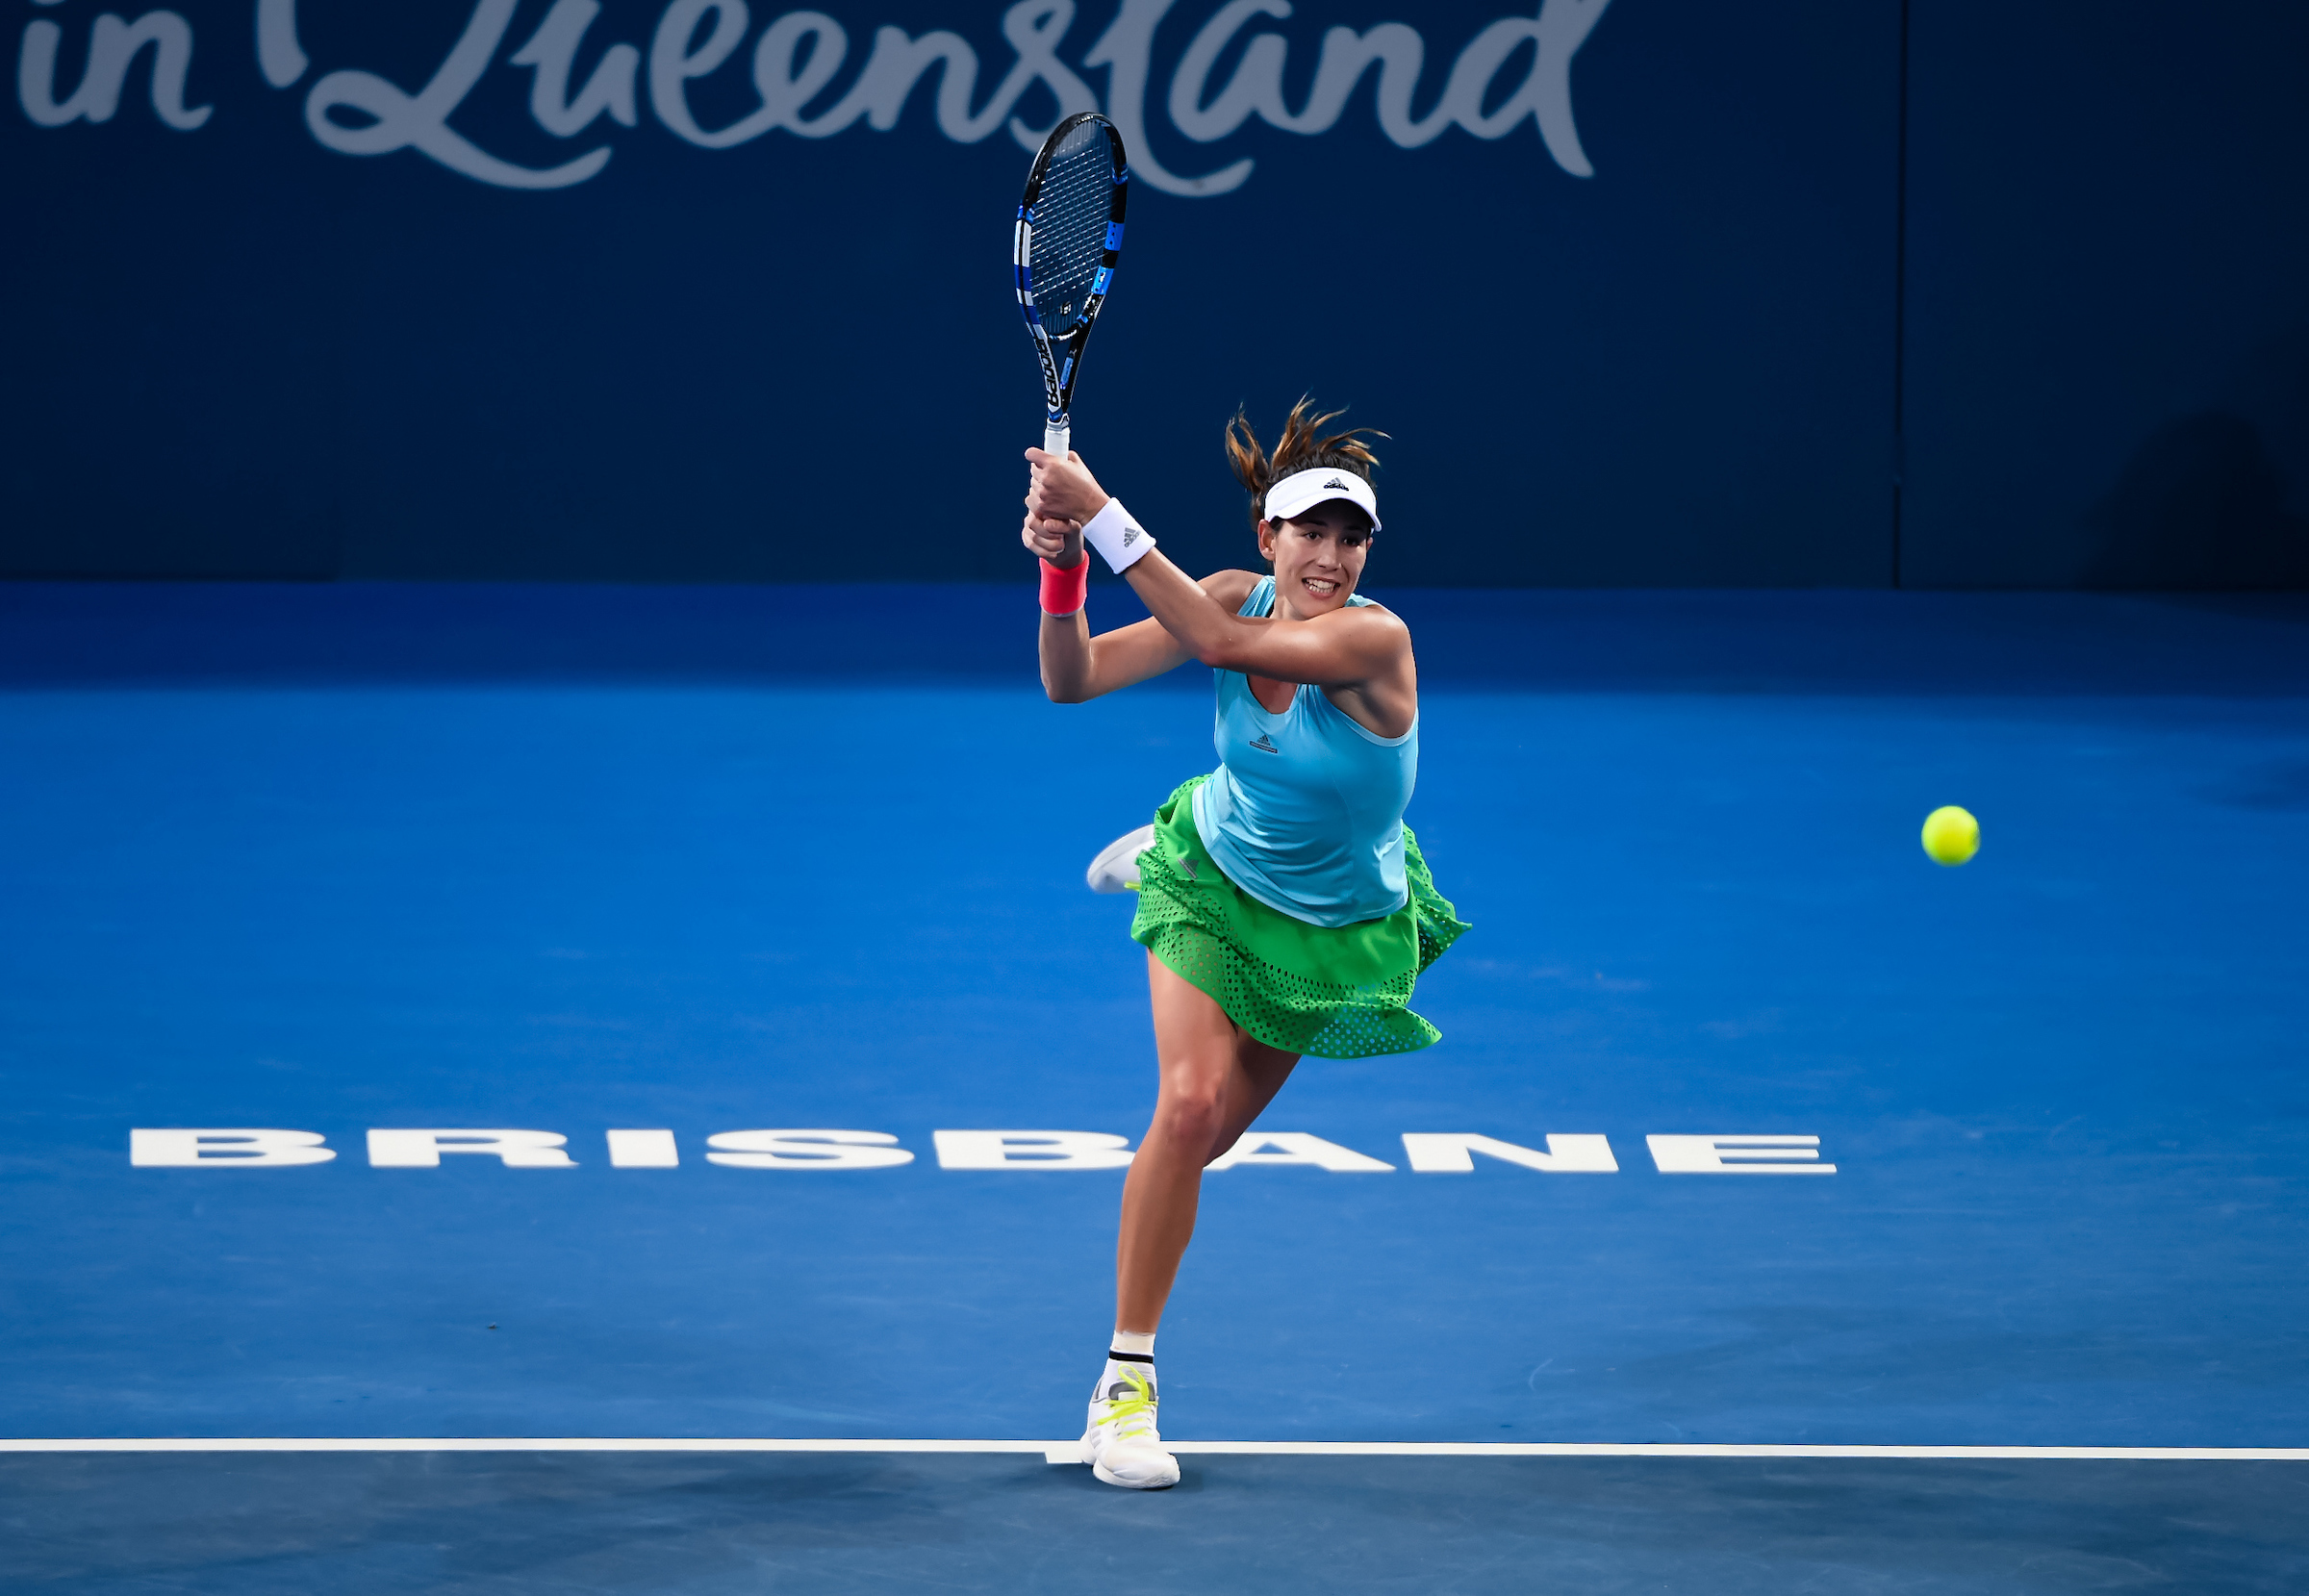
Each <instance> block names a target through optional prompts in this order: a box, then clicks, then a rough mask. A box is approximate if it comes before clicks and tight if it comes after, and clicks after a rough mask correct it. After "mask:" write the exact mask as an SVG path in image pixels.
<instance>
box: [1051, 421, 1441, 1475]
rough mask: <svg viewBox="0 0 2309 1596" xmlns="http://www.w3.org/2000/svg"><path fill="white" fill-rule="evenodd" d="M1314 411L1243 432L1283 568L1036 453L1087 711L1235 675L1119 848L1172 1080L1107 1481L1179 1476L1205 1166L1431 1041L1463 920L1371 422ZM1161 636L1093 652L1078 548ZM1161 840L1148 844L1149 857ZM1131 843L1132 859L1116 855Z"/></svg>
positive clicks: (1107, 1400) (1148, 1185)
mask: <svg viewBox="0 0 2309 1596" xmlns="http://www.w3.org/2000/svg"><path fill="white" fill-rule="evenodd" d="M1308 412H1309V407H1308V404H1307V401H1306V400H1304V399H1302V400H1301V401H1300V402H1299V404H1298V405H1297V406H1295V407H1294V408H1293V409H1292V411H1291V414H1290V417H1289V418H1288V419H1287V420H1286V421H1285V422H1284V424H1283V429H1282V435H1281V439H1280V440H1279V441H1278V442H1277V443H1276V445H1275V451H1274V454H1273V455H1272V456H1270V455H1269V454H1268V453H1267V452H1266V450H1265V449H1264V448H1263V447H1262V446H1261V445H1260V443H1259V442H1258V440H1257V438H1256V436H1255V435H1254V434H1253V432H1252V430H1251V426H1250V423H1249V422H1248V421H1247V420H1245V419H1244V418H1243V417H1241V416H1240V415H1237V416H1236V417H1235V418H1234V420H1233V422H1232V423H1231V424H1230V425H1229V427H1228V430H1227V453H1228V458H1229V459H1230V460H1231V462H1232V464H1233V467H1234V472H1235V475H1236V477H1237V478H1239V479H1240V480H1241V482H1242V484H1243V486H1244V487H1245V488H1246V489H1247V490H1248V491H1249V493H1250V495H1251V519H1252V521H1253V523H1254V524H1255V526H1256V532H1257V537H1258V551H1259V554H1260V556H1261V557H1262V558H1263V559H1264V560H1265V561H1266V562H1267V563H1268V564H1269V566H1270V567H1271V568H1272V570H1273V574H1272V575H1269V576H1260V575H1258V574H1256V573H1255V572H1252V571H1248V570H1222V571H1219V572H1217V573H1216V574H1215V575H1211V576H1206V577H1205V578H1204V579H1203V580H1202V581H1201V582H1196V581H1194V580H1193V579H1192V578H1190V577H1189V576H1188V575H1187V574H1186V572H1184V571H1183V570H1180V569H1179V568H1178V567H1177V566H1176V565H1173V564H1172V563H1171V562H1170V561H1169V560H1168V559H1166V558H1165V557H1164V556H1163V555H1162V553H1161V552H1160V551H1159V550H1158V549H1156V548H1155V546H1154V538H1153V537H1151V536H1150V535H1149V534H1148V533H1147V530H1146V528H1145V527H1144V526H1142V525H1140V524H1139V523H1138V522H1137V521H1136V520H1135V519H1132V518H1131V516H1130V514H1129V511H1127V510H1125V509H1124V508H1123V506H1122V504H1121V502H1120V501H1119V500H1117V499H1114V498H1111V497H1109V496H1108V495H1107V494H1106V492H1105V490H1104V489H1103V488H1101V487H1100V486H1099V483H1098V480H1097V478H1095V477H1094V476H1092V475H1091V472H1090V469H1089V468H1088V467H1086V466H1085V465H1083V464H1082V458H1081V456H1080V455H1079V454H1070V455H1069V456H1068V458H1067V459H1065V460H1059V459H1056V458H1054V457H1053V456H1052V455H1049V454H1046V453H1044V452H1043V451H1042V450H1040V449H1030V450H1028V454H1027V458H1028V462H1029V463H1030V464H1031V467H1032V478H1031V487H1030V490H1029V492H1028V496H1027V521H1026V527H1025V532H1024V538H1025V542H1026V545H1027V546H1028V548H1030V549H1032V550H1033V551H1034V552H1035V553H1036V554H1038V555H1040V556H1041V557H1042V562H1043V563H1042V608H1043V619H1042V622H1041V625H1042V641H1041V652H1042V681H1043V687H1044V689H1045V690H1046V691H1047V692H1048V693H1049V694H1050V696H1051V698H1052V699H1053V701H1054V702H1057V703H1080V702H1082V701H1083V700H1085V699H1089V698H1095V697H1099V696H1100V695H1101V694H1105V693H1112V692H1114V691H1115V690H1116V689H1118V688H1124V687H1129V686H1130V685H1131V684H1132V683H1134V682H1142V681H1145V680H1147V679H1148V678H1149V677H1152V676H1158V675H1160V674H1161V673H1162V672H1164V671H1169V670H1172V669H1174V668H1176V667H1178V666H1180V665H1183V664H1185V663H1186V662H1187V661H1188V660H1200V661H1202V662H1203V663H1204V664H1205V665H1208V666H1212V667H1214V668H1215V669H1216V671H1217V676H1218V697H1219V702H1218V719H1217V726H1216V732H1215V741H1216V743H1217V745H1218V752H1219V760H1220V764H1219V768H1218V769H1217V770H1216V771H1213V772H1212V773H1209V774H1208V775H1199V776H1196V777H1195V778H1194V779H1192V780H1191V781H1188V782H1186V783H1185V784H1184V785H1183V786H1181V787H1180V788H1179V789H1178V791H1176V792H1174V793H1173V794H1172V795H1171V796H1170V798H1168V799H1167V800H1166V801H1165V802H1164V803H1163V805H1162V807H1161V808H1160V809H1158V810H1156V811H1155V814H1154V825H1153V827H1152V828H1151V833H1152V834H1151V836H1149V835H1147V834H1146V833H1140V834H1134V836H1132V837H1130V838H1125V839H1123V840H1122V842H1121V843H1120V844H1118V845H1117V846H1118V848H1120V849H1128V850H1129V852H1131V853H1135V854H1136V864H1135V868H1131V867H1130V862H1129V859H1128V858H1126V859H1124V860H1123V861H1122V865H1123V867H1124V868H1126V869H1129V871H1130V874H1134V875H1135V876H1136V878H1137V880H1138V883H1139V897H1138V912H1137V914H1136V916H1135V917H1134V918H1133V919H1132V921H1131V924H1130V935H1131V936H1132V937H1133V938H1134V939H1136V940H1137V941H1138V942H1140V943H1143V944H1144V945H1145V946H1146V949H1147V983H1148V987H1149V990H1150V993H1151V996H1152V999H1153V1003H1154V1040H1155V1047H1156V1050H1157V1053H1158V1057H1159V1064H1160V1069H1161V1083H1160V1088H1159V1091H1158V1093H1157V1095H1156V1098H1155V1103H1154V1121H1153V1123H1152V1124H1150V1125H1149V1126H1148V1127H1147V1133H1146V1136H1145V1137H1144V1138H1143V1139H1142V1140H1141V1142H1140V1144H1139V1149H1138V1153H1137V1155H1136V1156H1135V1157H1134V1158H1133V1159H1132V1160H1131V1164H1130V1173H1129V1177H1128V1178H1127V1179H1126V1180H1125V1181H1124V1184H1123V1214H1122V1229H1121V1236H1120V1239H1119V1241H1118V1243H1117V1247H1116V1258H1115V1309H1114V1338H1113V1341H1112V1343H1111V1346H1110V1350H1109V1351H1108V1354H1107V1360H1106V1363H1105V1365H1104V1368H1103V1369H1102V1370H1101V1372H1100V1376H1099V1381H1098V1384H1097V1385H1096V1386H1095V1387H1094V1388H1093V1391H1092V1395H1091V1402H1090V1415H1089V1426H1088V1429H1087V1431H1085V1433H1084V1435H1083V1437H1082V1446H1083V1452H1084V1455H1085V1457H1087V1459H1088V1460H1089V1462H1090V1463H1091V1465H1092V1467H1093V1469H1094V1470H1095V1471H1096V1472H1097V1474H1098V1477H1099V1478H1100V1479H1101V1480H1103V1481H1104V1482H1106V1483H1108V1484H1110V1485H1124V1486H1129V1487H1132V1488H1135V1489H1139V1490H1159V1489H1162V1488H1164V1487H1166V1486H1169V1485H1174V1484H1176V1483H1178V1481H1179V1464H1178V1460H1177V1459H1176V1458H1174V1457H1172V1456H1171V1455H1170V1454H1169V1453H1168V1452H1165V1451H1164V1450H1163V1446H1162V1436H1161V1431H1160V1430H1159V1428H1158V1427H1157V1423H1156V1406H1155V1404H1156V1392H1155V1381H1154V1333H1155V1328H1156V1327H1157V1326H1158V1325H1159V1324H1160V1323H1161V1321H1162V1309H1163V1305H1164V1303H1165V1302H1166V1301H1167V1300H1168V1299H1169V1297H1170V1294H1171V1283H1172V1280H1173V1279H1174V1278H1175V1277H1176V1276H1177V1275H1178V1272H1179V1260H1180V1257H1181V1256H1182V1255H1183V1254H1185V1252H1186V1244H1187V1241H1188V1240H1189V1238H1190V1237H1192V1236H1193V1234H1194V1229H1195V1208H1196V1203H1197V1200H1198V1198H1199V1196H1200V1193H1201V1188H1202V1179H1203V1169H1204V1166H1205V1165H1206V1164H1208V1163H1209V1162H1210V1161H1211V1160H1212V1159H1214V1158H1216V1157H1218V1156H1219V1155H1220V1154H1222V1153H1226V1152H1227V1151H1228V1149H1230V1148H1231V1147H1232V1146H1233V1145H1234V1144H1235V1141H1236V1139H1237V1138H1238V1137H1240V1136H1241V1135H1242V1133H1243V1132H1244V1131H1245V1130H1246V1129H1247V1128H1249V1127H1250V1125H1251V1123H1252V1122H1253V1121H1254V1120H1256V1118H1257V1117H1258V1115H1259V1111H1260V1110H1261V1109H1263V1108H1265V1107H1266V1105H1267V1104H1268V1102H1271V1101H1272V1100H1273V1099H1274V1096H1275V1094H1276V1093H1277V1092H1278V1091H1280V1090H1281V1088H1282V1083H1283V1082H1284V1081H1285V1080H1286V1079H1288V1078H1289V1077H1290V1074H1291V1070H1292V1067H1293V1066H1295V1065H1296V1064H1297V1063H1298V1062H1299V1059H1300V1057H1301V1056H1302V1055H1303V1054H1307V1053H1312V1054H1314V1055H1316V1056H1317V1057H1321V1058H1366V1057H1371V1056H1374V1055H1377V1054H1382V1053H1396V1052H1409V1051H1413V1050H1414V1049H1418V1048H1424V1047H1427V1046H1428V1045H1430V1044H1431V1043H1433V1042H1434V1041H1436V1040H1437V1036H1438V1033H1437V1032H1436V1030H1435V1027H1434V1026H1431V1025H1429V1024H1428V1023H1427V1021H1425V1020H1423V1019H1421V1018H1420V1017H1419V1016H1418V1015H1416V1014H1414V1013H1412V1012H1411V1011H1410V1009H1409V1008H1408V1006H1407V1005H1408V1001H1409V1000H1410V996H1411V988H1412V985H1413V983H1414V982H1415V981H1416V980H1417V978H1418V975H1419V973H1420V972H1421V971H1422V970H1425V969H1426V968H1427V967H1428V966H1429V965H1430V964H1432V963H1433V962H1434V960H1435V959H1436V958H1437V957H1438V956H1439V955H1440V954H1441V953H1442V951H1443V950H1444V949H1446V948H1448V947H1450V946H1451V944H1452V941H1453V939H1455V938H1456V937H1458V936H1459V933H1460V932H1461V931H1463V930H1465V929H1466V926H1465V925H1462V924H1461V923H1460V921H1459V918H1458V916H1457V915H1456V914H1455V913H1454V912H1453V909H1452V906H1451V904H1449V903H1448V902H1446V901H1445V900H1444V899H1442V898H1441V897H1439V896H1438V895H1437V894H1436V892H1435V888H1434V880H1433V878H1432V877H1431V876H1430V875H1429V874H1428V870H1427V864H1426V862H1425V860H1423V859H1422V858H1421V857H1420V853H1419V845H1418V843H1417V842H1416V841H1415V840H1413V838H1412V836H1411V832H1410V828H1409V827H1408V826H1406V825H1405V824H1404V823H1403V811H1404V807H1405V805H1407V804H1408V802H1409V801H1410V797H1411V787H1412V784H1413V782H1414V780H1415V779H1416V777H1417V774H1418V769H1419V682H1418V673H1417V671H1416V669H1415V668H1414V666H1413V663H1412V659H1411V635H1410V632H1409V631H1408V629H1407V628H1406V627H1405V625H1404V623H1403V621H1401V620H1400V619H1399V618H1398V617H1396V616H1394V615H1392V614H1390V613H1389V612H1388V611H1386V610H1384V609H1383V608H1381V607H1380V606H1379V605H1377V604H1375V603H1373V602H1372V601H1371V600H1370V599H1368V598H1365V597H1363V596H1362V595H1360V594H1358V593H1357V592H1356V588H1357V585H1358V584H1359V583H1360V581H1361V579H1362V574H1363V566H1364V562H1365V561H1366V560H1368V559H1369V557H1370V553H1371V543H1372V538H1373V535H1374V534H1376V533H1377V532H1378V531H1379V525H1380V522H1379V499H1378V495H1377V494H1374V493H1373V492H1372V489H1371V476H1370V473H1371V471H1372V469H1374V468H1375V467H1376V466H1377V465H1378V464H1379V462H1378V460H1377V459H1376V457H1375V456H1374V455H1373V454H1372V451H1371V448H1370V445H1369V444H1368V443H1366V442H1365V441H1364V433H1363V429H1360V428H1357V429H1351V430H1348V431H1344V432H1338V433H1332V434H1329V435H1326V434H1324V433H1323V431H1322V429H1323V427H1324V426H1325V425H1327V424H1328V423H1329V422H1331V421H1332V420H1334V419H1336V415H1337V413H1335V412H1334V413H1332V415H1327V416H1312V415H1310V414H1309V413H1308ZM1086 543H1087V544H1088V545H1090V546H1091V547H1093V548H1096V549H1098V550H1099V552H1100V553H1101V555H1102V556H1104V559H1105V560H1106V562H1107V564H1108V565H1110V566H1112V567H1113V568H1114V569H1115V570H1118V571H1121V572H1123V573H1124V574H1125V576H1126V577H1127V578H1128V579H1129V583H1130V585H1131V587H1132V588H1133V589H1135V590H1136V591H1137V593H1138V595H1139V597H1140V599H1141V600H1143V601H1144V602H1145V604H1146V606H1147V608H1148V609H1149V610H1150V611H1152V612H1153V615H1154V619H1153V620H1150V621H1140V622H1138V623H1137V624H1135V625H1130V626H1124V627H1121V628H1119V629H1118V630H1115V631H1111V632H1106V633H1104V634H1103V635H1101V636H1098V637H1093V636H1091V634H1090V628H1089V625H1088V624H1087V622H1086V621H1085V619H1084V615H1083V598H1084V590H1085V583H1086V581H1087V579H1088V574H1089V567H1088V564H1087V559H1086V556H1085V553H1084V549H1083V545H1084V544H1086ZM1142 841H1143V842H1144V844H1145V847H1144V851H1140V850H1139V845H1140V844H1141V842H1142ZM1110 851H1113V850H1110Z"/></svg>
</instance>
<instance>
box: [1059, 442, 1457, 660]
mask: <svg viewBox="0 0 2309 1596" xmlns="http://www.w3.org/2000/svg"><path fill="white" fill-rule="evenodd" d="M1027 458H1028V460H1030V461H1032V462H1033V463H1034V468H1035V469H1034V481H1033V488H1032V490H1031V492H1029V493H1028V498H1027V506H1028V528H1029V530H1030V531H1031V530H1032V529H1034V528H1036V527H1037V526H1038V525H1039V526H1040V527H1042V528H1045V529H1047V533H1055V532H1056V531H1057V530H1058V529H1059V528H1061V527H1071V528H1072V529H1074V534H1073V535H1074V537H1075V539H1076V540H1079V538H1080V535H1081V534H1080V527H1081V526H1082V524H1083V523H1084V522H1086V521H1088V520H1089V519H1091V518H1092V517H1093V516H1095V515H1097V514H1098V513H1099V512H1100V511H1101V510H1103V509H1104V508H1105V506H1106V502H1107V498H1108V494H1106V492H1105V490H1104V489H1103V488H1101V487H1100V486H1099V484H1098V479H1097V478H1096V477H1094V476H1092V475H1091V474H1090V469H1089V468H1088V467H1087V466H1085V465H1084V464H1083V463H1082V458H1081V456H1080V455H1078V454H1077V455H1075V456H1073V457H1072V458H1071V459H1069V460H1067V461H1066V462H1064V463H1063V465H1061V463H1060V462H1058V461H1057V460H1055V459H1053V457H1051V456H1049V455H1046V454H1044V453H1043V452H1042V451H1041V450H1039V449H1029V450H1028V451H1027ZM1053 468H1055V469H1053ZM1076 546H1078V543H1077V545H1076ZM1125 576H1126V579H1127V580H1129V583H1130V586H1131V588H1132V589H1133V590H1135V591H1136V592H1137V594H1138V596H1139V599H1140V601H1141V602H1142V603H1144V604H1145V605H1146V606H1147V609H1148V610H1149V612H1151V613H1152V614H1153V615H1154V619H1155V620H1156V621H1160V622H1161V623H1162V627H1163V629H1164V630H1165V631H1167V632H1168V633H1170V635H1171V636H1172V637H1174V638H1176V639H1177V640H1178V642H1179V646H1180V647H1182V648H1183V649H1184V650H1185V651H1186V652H1187V654H1188V655H1189V656H1190V657H1192V658H1194V659H1198V660H1201V661H1202V662H1203V663H1204V664H1205V665H1208V666H1214V667H1217V668H1219V669H1221V670H1226V671H1243V672H1244V673H1246V674H1248V675H1255V676H1267V677H1271V678H1273V679H1274V680H1276V681H1290V682H1303V683H1311V684H1312V685H1314V686H1318V687H1355V686H1358V685H1360V684H1362V683H1365V682H1370V681H1372V680H1374V679H1375V678H1379V677H1383V676H1389V677H1391V676H1394V675H1396V674H1398V673H1401V672H1403V671H1406V670H1407V669H1408V664H1409V661H1410V656H1411V634H1410V629H1409V628H1408V627H1407V626H1405V625H1404V623H1403V621H1401V620H1400V619H1399V618H1398V617H1396V616H1395V615H1393V614H1391V613H1390V612H1388V611H1386V610H1384V609H1382V608H1380V607H1379V606H1378V605H1376V604H1368V605H1355V606H1351V607H1349V608H1347V609H1343V610H1334V611H1333V612H1332V613H1331V614H1329V615H1323V616H1317V617H1315V618H1314V619H1313V620H1311V621H1284V622H1279V621H1275V620H1273V619H1272V618H1270V617H1265V616H1245V615H1237V614H1235V613H1234V610H1233V608H1231V607H1229V606H1227V605H1223V604H1221V603H1220V602H1218V600H1217V599H1215V598H1214V597H1213V596H1212V595H1211V594H1209V593H1208V592H1206V591H1205V585H1204V584H1201V583H1198V582H1196V581H1195V580H1194V578H1193V577H1191V576H1189V575H1187V573H1186V572H1185V571H1183V570H1180V569H1179V567H1178V566H1176V565H1174V564H1173V563H1172V562H1171V561H1170V560H1169V559H1168V558H1167V557H1165V556H1164V554H1163V552H1162V550H1161V549H1160V548H1154V549H1150V550H1149V551H1148V552H1147V553H1146V554H1145V555H1144V556H1143V557H1141V558H1140V559H1139V560H1138V561H1136V562H1135V563H1134V564H1133V565H1132V566H1131V567H1130V569H1129V570H1128V571H1127V572H1126V573H1125ZM1238 603H1239V600H1238Z"/></svg>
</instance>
